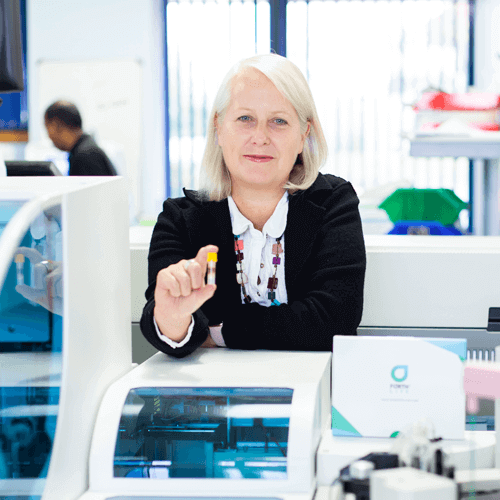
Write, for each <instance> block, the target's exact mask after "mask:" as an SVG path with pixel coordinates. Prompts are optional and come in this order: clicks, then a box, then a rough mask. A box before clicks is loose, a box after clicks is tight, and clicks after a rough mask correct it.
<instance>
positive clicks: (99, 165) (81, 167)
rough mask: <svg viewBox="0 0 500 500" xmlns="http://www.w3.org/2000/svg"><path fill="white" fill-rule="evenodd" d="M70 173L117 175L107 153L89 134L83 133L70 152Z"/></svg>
mask: <svg viewBox="0 0 500 500" xmlns="http://www.w3.org/2000/svg"><path fill="white" fill-rule="evenodd" d="M69 175H117V174H116V170H115V167H113V164H112V163H111V160H110V159H109V158H108V157H107V156H106V153H105V152H104V151H103V150H102V149H101V148H100V147H99V146H98V145H97V144H96V143H95V141H94V139H92V137H90V135H88V134H82V135H81V137H80V139H78V141H76V144H75V145H74V146H73V149H72V150H71V151H70V153H69Z"/></svg>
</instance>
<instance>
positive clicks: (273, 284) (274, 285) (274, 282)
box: [267, 277, 278, 290]
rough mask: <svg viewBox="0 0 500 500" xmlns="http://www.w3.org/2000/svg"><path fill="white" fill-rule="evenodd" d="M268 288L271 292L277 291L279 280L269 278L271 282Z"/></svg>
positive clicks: (268, 283)
mask: <svg viewBox="0 0 500 500" xmlns="http://www.w3.org/2000/svg"><path fill="white" fill-rule="evenodd" d="M267 288H269V290H275V289H276V288H278V278H275V277H271V278H269V280H268V281H267Z"/></svg>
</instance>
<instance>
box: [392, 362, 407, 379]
mask: <svg viewBox="0 0 500 500" xmlns="http://www.w3.org/2000/svg"><path fill="white" fill-rule="evenodd" d="M396 372H397V373H396ZM391 377H392V378H393V379H394V380H395V381H396V382H404V381H405V380H406V379H407V377H408V365H397V366H395V367H394V368H393V369H392V372H391Z"/></svg>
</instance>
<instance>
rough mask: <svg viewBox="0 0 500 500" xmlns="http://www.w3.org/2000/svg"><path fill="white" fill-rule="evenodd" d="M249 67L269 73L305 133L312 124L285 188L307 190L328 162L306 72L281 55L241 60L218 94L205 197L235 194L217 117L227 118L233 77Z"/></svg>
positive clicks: (203, 174) (202, 187) (204, 172)
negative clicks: (216, 123) (302, 71)
mask: <svg viewBox="0 0 500 500" xmlns="http://www.w3.org/2000/svg"><path fill="white" fill-rule="evenodd" d="M247 68H255V69H257V70H258V71H260V72H261V73H263V74H264V75H265V76H267V78H269V80H271V82H273V84H274V85H275V86H276V88H277V89H278V90H279V91H280V92H281V93H282V94H283V96H284V97H285V98H286V99H288V100H289V101H290V103H291V104H292V106H293V107H294V108H295V111H296V112H297V115H298V117H299V123H300V130H301V133H305V132H306V130H307V125H308V123H309V124H310V125H311V128H310V132H309V136H308V137H307V139H306V141H305V143H304V150H303V151H302V153H301V154H299V156H298V158H297V163H296V164H295V165H294V167H293V169H292V171H291V172H290V177H289V179H288V182H287V183H286V184H285V185H284V186H283V187H284V188H285V189H288V190H289V192H290V193H293V192H295V191H297V190H305V189H307V188H308V187H310V186H311V185H312V183H313V182H314V181H315V180H316V177H317V176H318V172H319V169H320V168H321V166H322V165H323V164H324V163H325V161H326V158H327V155H328V148H327V145H326V140H325V136H324V135H323V130H322V128H321V124H320V122H319V117H318V113H317V111H316V106H315V104H314V99H313V96H312V94H311V90H310V88H309V85H308V83H307V81H306V79H305V78H304V75H303V74H302V73H301V71H300V70H299V68H298V67H297V66H296V65H295V64H293V63H292V62H291V61H289V60H288V59H286V58H285V57H282V56H279V55H277V54H265V55H257V56H253V57H250V58H248V59H244V60H242V61H240V62H238V63H237V64H235V65H234V66H233V67H232V68H231V69H230V70H229V72H228V73H227V74H226V76H225V77H224V80H222V83H221V85H220V87H219V90H218V92H217V95H216V97H215V101H214V105H213V107H212V111H211V113H210V117H209V119H208V134H207V144H206V146H205V153H204V154H203V160H202V164H201V168H200V182H199V191H200V195H201V196H202V197H203V198H208V199H210V200H215V201H220V200H223V199H224V198H227V197H228V196H229V195H230V194H231V178H230V176H229V172H228V170H227V167H226V165H225V163H224V158H223V156H222V148H221V147H220V146H218V144H217V136H216V129H215V119H216V117H217V119H218V120H220V121H219V123H222V122H223V121H224V116H225V113H226V111H227V108H228V107H229V103H230V100H231V85H232V81H233V78H234V77H235V76H236V75H238V74H240V73H241V72H242V71H244V70H245V69H247Z"/></svg>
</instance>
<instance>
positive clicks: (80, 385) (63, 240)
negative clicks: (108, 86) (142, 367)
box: [0, 176, 132, 500]
mask: <svg viewBox="0 0 500 500" xmlns="http://www.w3.org/2000/svg"><path fill="white" fill-rule="evenodd" d="M1 183H2V187H1V192H0V498H8V499H9V500H14V499H15V500H39V499H42V498H43V500H52V499H53V500H61V499H74V498H76V497H77V496H78V495H80V494H81V493H82V492H83V491H85V490H86V489H87V487H88V458H89V449H90V439H91V435H92V431H93V427H94V422H95V417H96V414H97V410H98V407H99V404H100V401H101V398H102V396H103V394H104V391H105V389H107V387H108V386H109V384H110V383H111V382H112V381H113V380H115V379H116V378H118V377H120V376H121V375H123V374H125V373H126V372H127V371H129V370H130V369H131V368H132V361H131V341H130V306H129V304H130V260H129V253H128V247H129V238H128V200H127V194H126V190H125V188H124V182H123V180H122V179H120V178H104V177H100V178H93V177H85V178H83V177H73V178H68V177H62V176H59V177H6V178H2V181H1Z"/></svg>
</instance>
